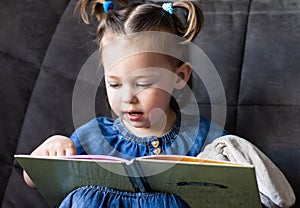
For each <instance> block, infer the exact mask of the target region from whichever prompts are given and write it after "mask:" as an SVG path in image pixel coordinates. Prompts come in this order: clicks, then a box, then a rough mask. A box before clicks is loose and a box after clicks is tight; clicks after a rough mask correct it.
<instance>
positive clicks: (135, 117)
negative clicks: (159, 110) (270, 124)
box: [127, 111, 143, 121]
mask: <svg viewBox="0 0 300 208" xmlns="http://www.w3.org/2000/svg"><path fill="white" fill-rule="evenodd" d="M142 116H143V113H142V112H135V111H132V112H128V113H127V117H128V118H129V120H131V121H137V120H139V119H140V118H141V117H142Z"/></svg>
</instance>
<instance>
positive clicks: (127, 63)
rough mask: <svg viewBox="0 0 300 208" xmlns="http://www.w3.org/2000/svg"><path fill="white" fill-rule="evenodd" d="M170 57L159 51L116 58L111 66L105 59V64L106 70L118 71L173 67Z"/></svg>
mask: <svg viewBox="0 0 300 208" xmlns="http://www.w3.org/2000/svg"><path fill="white" fill-rule="evenodd" d="M169 59H170V58H169V57H167V56H166V55H164V54H158V53H139V54H135V55H131V56H127V57H124V58H123V59H120V60H116V62H115V63H114V64H112V65H111V66H110V67H109V66H107V64H106V60H105V59H103V65H104V69H105V71H106V72H109V71H118V70H121V69H126V68H130V69H132V70H133V69H143V68H149V67H158V68H166V69H171V68H172V64H171V62H170V60H169Z"/></svg>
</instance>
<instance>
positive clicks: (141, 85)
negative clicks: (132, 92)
mask: <svg viewBox="0 0 300 208" xmlns="http://www.w3.org/2000/svg"><path fill="white" fill-rule="evenodd" d="M151 85H152V83H137V84H136V86H137V87H141V88H147V87H150V86H151Z"/></svg>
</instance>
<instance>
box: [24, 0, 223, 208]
mask: <svg viewBox="0 0 300 208" xmlns="http://www.w3.org/2000/svg"><path fill="white" fill-rule="evenodd" d="M117 7H118V8H117ZM89 8H91V10H92V14H95V15H96V17H97V20H98V21H99V24H98V28H97V40H98V44H99V47H100V49H101V60H102V64H103V66H104V74H105V83H106V91H107V95H108V101H109V104H110V106H111V109H112V110H113V111H114V113H115V114H116V115H117V116H118V118H117V119H115V120H113V119H111V118H106V117H98V118H95V119H93V120H91V121H90V122H88V123H86V124H84V125H83V126H81V127H80V128H78V129H77V130H76V131H75V132H74V133H73V134H72V135H71V136H70V138H68V137H65V136H60V135H56V136H52V137H50V138H48V139H47V140H46V141H45V142H44V143H43V144H41V145H40V146H39V147H37V148H36V149H35V150H34V151H33V152H32V155H41V156H46V155H50V156H61V155H72V154H102V155H103V154H105V155H113V156H118V157H122V158H125V159H132V158H134V157H141V156H146V155H153V154H177V155H189V156H197V155H198V154H199V153H200V152H201V149H202V148H203V145H204V143H205V142H206V140H209V141H212V140H213V139H215V138H217V137H219V136H221V135H224V134H225V132H224V130H223V128H221V127H219V126H218V125H216V124H214V123H212V122H210V121H209V120H207V119H205V118H203V117H201V116H197V115H185V114H184V113H183V112H181V110H180V106H181V103H180V101H179V100H176V99H175V98H174V97H172V94H174V93H175V92H180V91H181V90H183V89H184V88H189V86H190V84H191V73H192V67H191V65H190V64H189V63H188V62H185V61H182V60H180V59H178V58H175V57H172V56H170V55H167V54H163V53H156V52H153V51H148V52H147V51H146V52H145V51H144V50H143V49H144V48H143V47H144V46H145V47H146V46H147V45H149V44H150V45H155V46H156V47H164V46H163V45H164V44H166V43H167V42H168V40H162V39H160V40H157V41H155V42H154V39H155V38H154V39H152V40H149V41H146V42H143V41H140V39H139V41H138V40H137V39H138V38H137V37H138V36H131V37H129V38H125V43H124V46H125V47H124V48H123V50H124V51H126V50H127V49H128V50H129V49H130V48H134V49H136V48H138V49H142V51H144V52H139V53H135V54H133V55H129V56H123V57H122V58H121V59H118V60H115V57H116V56H117V55H116V54H113V53H118V52H120V51H118V50H112V47H113V46H112V45H113V44H112V43H113V42H114V40H116V39H118V38H119V37H126V35H129V36H130V35H131V34H137V33H143V32H147V31H151V32H158V34H160V32H164V33H168V34H172V35H174V36H178V37H181V38H184V39H185V41H184V42H180V43H174V45H175V46H174V45H172V46H170V47H173V46H174V48H176V50H178V51H179V53H181V54H183V55H186V52H185V51H184V45H186V44H188V43H189V42H191V41H192V40H193V39H194V38H195V37H196V36H197V35H198V33H199V31H200V29H201V27H202V25H203V14H202V11H201V10H200V8H199V7H198V6H197V5H195V3H193V2H192V1H177V2H174V3H163V4H160V3H128V4H126V5H125V6H122V5H118V6H117V5H115V3H114V2H112V1H102V0H94V1H90V0H80V1H79V2H78V5H77V9H79V10H80V11H81V16H82V18H83V20H84V21H85V22H86V23H89V18H88V16H89V15H88V12H87V10H89ZM175 9H178V10H180V9H182V11H186V12H187V20H186V21H181V19H182V17H181V19H180V18H179V17H178V16H177V15H176V14H175ZM181 14H183V12H181ZM135 37H136V38H135ZM118 47H120V45H118ZM180 50H181V51H180ZM108 51H109V53H108ZM124 51H122V53H124ZM138 51H141V50H138ZM125 54H126V52H125ZM186 83H187V84H186ZM181 100H184V98H182V99H181ZM24 178H25V181H26V182H27V184H28V185H30V186H34V184H33V183H32V181H31V180H30V178H29V177H28V176H27V174H26V173H25V172H24ZM82 206H84V207H111V206H115V207H188V205H187V204H186V203H185V202H184V201H182V200H181V199H180V198H179V197H178V196H175V195H173V194H165V193H156V192H149V193H148V192H146V193H129V192H122V191H118V190H113V189H110V188H107V187H94V186H88V187H81V188H79V189H77V190H75V191H73V192H72V193H70V194H69V195H68V196H67V197H66V198H65V200H64V201H63V202H62V204H61V207H82Z"/></svg>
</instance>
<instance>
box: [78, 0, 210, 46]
mask: <svg viewBox="0 0 300 208" xmlns="http://www.w3.org/2000/svg"><path fill="white" fill-rule="evenodd" d="M104 2H105V1H104V0H79V1H78V3H77V6H76V10H75V11H80V14H81V17H82V19H83V21H84V22H85V23H87V24H89V23H90V17H89V16H90V15H89V13H91V15H92V16H93V15H95V16H96V17H97V20H98V22H99V24H98V28H97V40H98V44H99V46H100V47H101V40H102V38H103V35H104V34H105V33H106V32H107V31H109V32H110V33H112V34H116V35H117V34H130V33H135V32H143V31H161V32H168V33H171V34H174V35H178V36H180V37H183V38H185V39H186V40H187V41H192V40H193V39H194V38H195V37H196V36H197V35H198V33H199V32H200V30H201V28H202V26H203V21H204V17H203V13H202V11H201V9H200V8H199V7H198V6H197V5H196V4H195V3H194V2H192V1H188V0H179V1H177V2H174V3H173V7H174V9H176V8H181V9H184V10H186V11H187V12H188V14H187V15H186V21H184V22H182V21H181V20H180V18H179V17H178V15H176V14H170V13H168V12H167V11H165V10H163V9H162V4H161V3H153V2H140V3H127V1H118V2H114V3H115V4H116V3H118V5H116V6H115V8H114V9H110V10H108V12H107V13H105V12H104V10H103V4H104ZM117 7H119V8H117Z"/></svg>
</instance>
